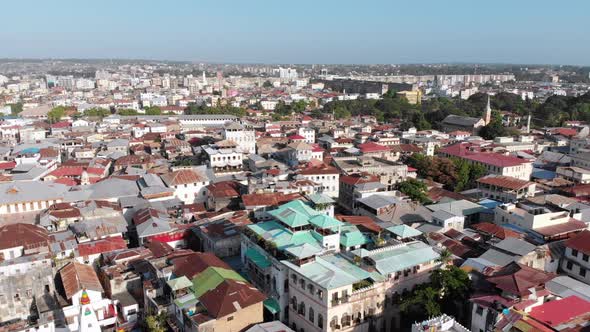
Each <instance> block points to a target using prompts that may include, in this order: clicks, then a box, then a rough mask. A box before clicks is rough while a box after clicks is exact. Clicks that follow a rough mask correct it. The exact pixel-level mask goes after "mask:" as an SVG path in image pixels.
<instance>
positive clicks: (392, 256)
mask: <svg viewBox="0 0 590 332" xmlns="http://www.w3.org/2000/svg"><path fill="white" fill-rule="evenodd" d="M368 256H369V257H370V258H371V259H372V260H373V261H374V262H375V268H376V269H377V271H379V273H381V274H383V275H387V274H390V273H393V272H399V271H403V270H405V269H408V268H410V267H412V266H416V265H419V264H423V263H426V262H429V261H434V260H436V259H438V258H439V257H440V255H439V254H438V253H437V252H435V251H434V250H433V249H432V247H431V246H429V245H427V244H425V243H424V242H419V241H416V242H412V243H408V244H406V245H404V246H400V247H395V248H393V249H390V250H380V251H378V252H376V253H371V252H369V255H368Z"/></svg>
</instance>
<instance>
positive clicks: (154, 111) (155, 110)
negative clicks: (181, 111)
mask: <svg viewBox="0 0 590 332" xmlns="http://www.w3.org/2000/svg"><path fill="white" fill-rule="evenodd" d="M145 114H146V115H161V114H162V110H161V109H160V108H159V107H158V106H150V107H146V108H145Z"/></svg>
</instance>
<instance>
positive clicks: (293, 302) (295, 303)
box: [291, 296, 297, 310]
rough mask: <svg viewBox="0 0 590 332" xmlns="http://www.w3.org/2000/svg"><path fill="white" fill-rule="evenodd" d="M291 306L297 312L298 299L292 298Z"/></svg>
mask: <svg viewBox="0 0 590 332" xmlns="http://www.w3.org/2000/svg"><path fill="white" fill-rule="evenodd" d="M291 306H292V307H293V310H297V297H295V296H293V297H292V298H291Z"/></svg>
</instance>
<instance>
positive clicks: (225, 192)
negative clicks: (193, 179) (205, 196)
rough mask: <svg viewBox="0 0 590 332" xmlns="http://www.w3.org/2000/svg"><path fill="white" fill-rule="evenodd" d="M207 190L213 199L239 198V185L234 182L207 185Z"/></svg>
mask: <svg viewBox="0 0 590 332" xmlns="http://www.w3.org/2000/svg"><path fill="white" fill-rule="evenodd" d="M206 188H207V190H208V191H209V194H210V195H211V196H213V197H219V198H222V197H239V196H240V184H239V183H238V182H236V181H222V182H217V183H212V184H210V185H208V186H207V187H206Z"/></svg>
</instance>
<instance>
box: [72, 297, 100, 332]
mask: <svg viewBox="0 0 590 332" xmlns="http://www.w3.org/2000/svg"><path fill="white" fill-rule="evenodd" d="M78 325H79V326H78V331H79V332H101V331H102V330H101V328H100V325H99V324H98V318H97V317H96V312H94V309H92V304H90V297H89V296H88V293H86V289H84V290H83V291H82V296H81V297H80V316H79V317H78Z"/></svg>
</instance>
